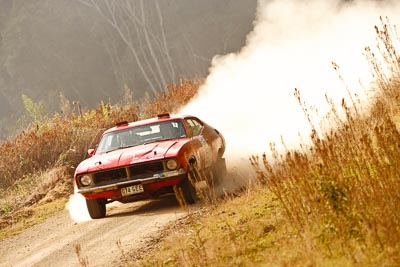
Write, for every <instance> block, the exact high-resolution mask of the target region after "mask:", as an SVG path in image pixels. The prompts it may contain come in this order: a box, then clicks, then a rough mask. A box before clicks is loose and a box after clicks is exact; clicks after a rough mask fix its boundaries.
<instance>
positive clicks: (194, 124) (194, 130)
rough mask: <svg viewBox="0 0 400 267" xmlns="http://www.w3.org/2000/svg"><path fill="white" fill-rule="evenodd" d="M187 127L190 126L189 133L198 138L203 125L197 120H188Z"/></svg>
mask: <svg viewBox="0 0 400 267" xmlns="http://www.w3.org/2000/svg"><path fill="white" fill-rule="evenodd" d="M186 122H187V125H188V126H189V131H190V133H191V135H192V136H197V135H199V134H200V132H201V129H202V128H203V124H201V123H200V122H199V121H197V120H195V119H186Z"/></svg>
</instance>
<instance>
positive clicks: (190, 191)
mask: <svg viewBox="0 0 400 267" xmlns="http://www.w3.org/2000/svg"><path fill="white" fill-rule="evenodd" d="M176 189H177V190H176V191H175V196H176V198H177V199H178V201H179V202H181V201H182V200H183V202H184V203H181V204H189V205H191V204H194V203H196V200H197V193H196V188H195V186H194V185H193V183H192V181H191V179H190V174H188V177H187V178H185V179H183V180H182V181H181V182H180V183H179V184H178V185H177V188H176Z"/></svg>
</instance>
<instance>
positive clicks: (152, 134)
mask: <svg viewBox="0 0 400 267" xmlns="http://www.w3.org/2000/svg"><path fill="white" fill-rule="evenodd" d="M186 136H187V135H186V131H185V128H184V127H183V124H182V122H181V121H180V120H173V121H165V122H160V123H153V124H147V125H141V126H137V127H132V128H128V129H123V130H120V131H114V132H110V133H107V134H105V135H103V137H102V138H101V140H100V143H99V145H98V147H97V149H96V154H101V153H105V152H110V151H113V150H116V149H121V148H126V147H131V146H137V145H142V144H147V143H152V142H157V141H162V140H170V139H176V138H184V137H186Z"/></svg>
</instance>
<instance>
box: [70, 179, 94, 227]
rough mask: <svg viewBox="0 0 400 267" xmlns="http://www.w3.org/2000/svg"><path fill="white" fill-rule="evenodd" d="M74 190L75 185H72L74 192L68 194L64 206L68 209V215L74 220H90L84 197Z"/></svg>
mask: <svg viewBox="0 0 400 267" xmlns="http://www.w3.org/2000/svg"><path fill="white" fill-rule="evenodd" d="M76 191H77V189H76V186H74V194H73V195H71V196H70V198H69V201H68V203H67V204H66V206H65V208H66V210H68V211H69V215H70V217H71V219H72V220H73V221H74V222H77V223H79V222H86V221H90V220H91V218H90V215H89V212H88V210H87V208H86V201H85V197H84V196H82V195H81V194H79V193H78V192H76Z"/></svg>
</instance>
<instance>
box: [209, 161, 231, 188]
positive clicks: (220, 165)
mask: <svg viewBox="0 0 400 267" xmlns="http://www.w3.org/2000/svg"><path fill="white" fill-rule="evenodd" d="M226 172H227V171H226V162H225V159H224V158H219V159H218V160H217V162H216V163H215V165H214V166H213V168H212V173H213V179H214V183H215V184H219V183H221V182H222V180H223V178H224V176H225V175H226Z"/></svg>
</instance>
